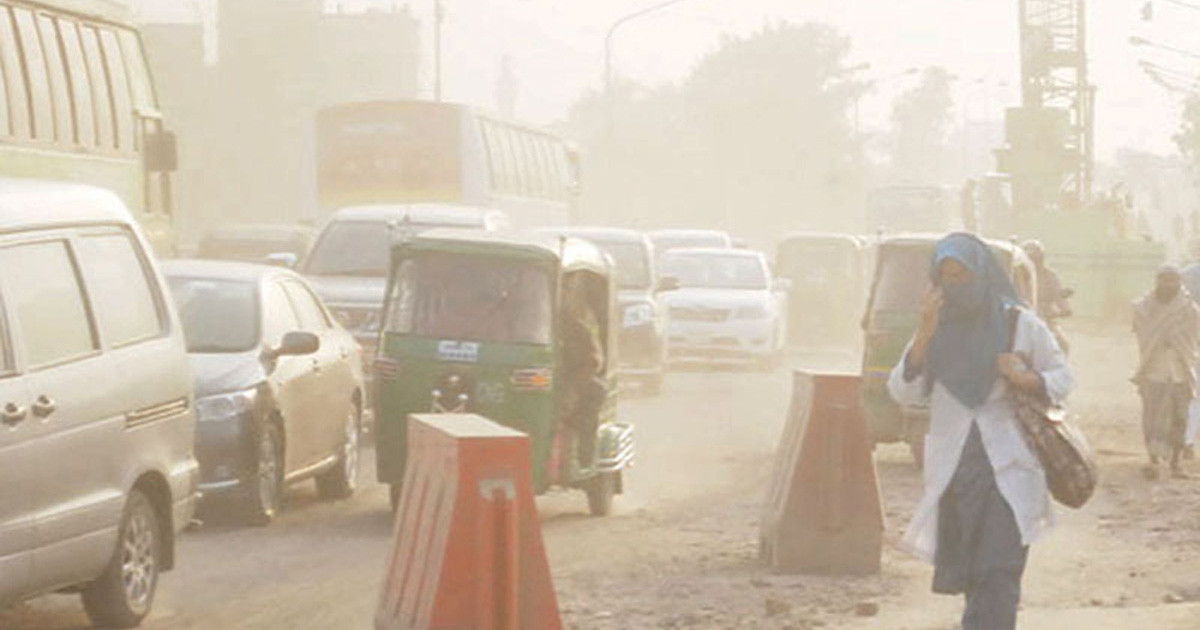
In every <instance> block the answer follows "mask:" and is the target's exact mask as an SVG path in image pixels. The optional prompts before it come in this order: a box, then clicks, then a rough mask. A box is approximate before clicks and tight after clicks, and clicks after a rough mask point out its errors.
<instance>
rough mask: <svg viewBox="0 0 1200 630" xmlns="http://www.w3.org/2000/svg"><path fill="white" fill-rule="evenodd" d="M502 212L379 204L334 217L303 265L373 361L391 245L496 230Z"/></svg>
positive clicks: (503, 223)
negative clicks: (441, 231) (442, 230)
mask: <svg viewBox="0 0 1200 630" xmlns="http://www.w3.org/2000/svg"><path fill="white" fill-rule="evenodd" d="M507 226H508V219H507V217H506V215H505V214H504V213H503V212H499V211H496V210H488V209H484V208H474V207H468V206H455V205H439V204H425V205H377V206H356V207H351V208H343V209H342V210H339V211H337V212H336V213H334V215H333V217H332V218H330V220H329V222H328V223H327V224H326V225H325V228H324V229H322V230H321V234H320V235H319V236H318V237H317V242H316V244H315V245H313V247H312V249H311V250H310V251H309V253H308V255H307V256H306V257H305V259H304V261H303V263H302V264H301V266H300V272H301V273H302V274H304V276H305V277H307V278H308V280H309V281H310V282H311V283H312V286H313V287H314V288H315V289H316V290H317V293H318V295H320V296H321V299H323V300H324V301H325V303H326V304H327V305H328V306H329V310H330V312H332V313H333V315H334V317H336V318H337V319H338V321H339V322H341V323H342V325H343V326H345V327H346V329H347V330H349V331H350V332H351V333H353V334H354V336H355V338H356V339H358V342H359V344H361V345H362V347H363V356H364V358H365V359H366V360H368V361H370V360H371V359H372V358H373V357H374V356H375V345H376V343H378V339H377V338H378V336H379V315H380V311H381V309H382V307H383V292H384V284H385V283H386V281H387V270H388V264H389V260H388V256H389V255H390V252H391V246H392V242H393V241H395V240H397V239H400V238H404V237H406V236H415V235H416V234H419V233H421V232H424V231H427V230H430V229H433V228H439V227H450V228H468V229H483V230H489V231H496V230H501V229H504V228H505V227H507Z"/></svg>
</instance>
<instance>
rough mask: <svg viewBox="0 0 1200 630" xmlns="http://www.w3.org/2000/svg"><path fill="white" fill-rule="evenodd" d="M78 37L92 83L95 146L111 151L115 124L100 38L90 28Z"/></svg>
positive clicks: (82, 31) (81, 31) (86, 28)
mask: <svg viewBox="0 0 1200 630" xmlns="http://www.w3.org/2000/svg"><path fill="white" fill-rule="evenodd" d="M80 35H82V39H83V58H84V60H86V62H87V68H88V77H89V79H90V80H91V83H92V102H93V103H94V104H95V105H96V144H97V145H99V146H100V147H102V148H104V149H112V148H113V147H114V146H116V144H115V142H114V138H115V135H114V134H115V133H116V123H115V122H114V121H113V109H112V108H113V101H112V95H111V94H110V92H109V83H108V75H106V74H105V73H104V57H103V56H102V55H101V54H100V36H99V34H97V33H96V29H94V28H92V27H90V26H84V27H82V28H81V29H80Z"/></svg>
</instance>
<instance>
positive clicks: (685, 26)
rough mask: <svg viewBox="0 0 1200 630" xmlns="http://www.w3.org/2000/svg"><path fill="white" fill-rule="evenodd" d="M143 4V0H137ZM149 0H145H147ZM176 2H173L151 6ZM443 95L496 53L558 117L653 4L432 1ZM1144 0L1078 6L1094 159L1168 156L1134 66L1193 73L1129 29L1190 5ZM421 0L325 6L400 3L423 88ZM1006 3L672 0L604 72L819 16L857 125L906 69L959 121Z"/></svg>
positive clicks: (880, 115) (1166, 24)
mask: <svg viewBox="0 0 1200 630" xmlns="http://www.w3.org/2000/svg"><path fill="white" fill-rule="evenodd" d="M138 1H140V2H146V1H147V0H138ZM150 1H153V0H150ZM158 1H160V2H169V3H171V4H176V3H178V2H182V1H183V0H158ZM443 2H444V5H445V8H446V14H447V18H446V22H445V24H444V31H443V32H444V38H445V42H444V49H443V50H444V52H443V55H444V57H443V58H444V65H445V70H444V95H445V97H446V98H447V99H449V100H457V101H463V102H468V103H472V104H476V105H480V106H483V107H488V108H491V107H494V106H495V86H496V78H497V75H498V72H499V67H500V60H501V58H502V57H503V56H504V55H508V56H510V57H511V59H512V64H513V68H514V70H515V72H516V75H517V77H518V80H519V82H520V96H519V99H518V103H517V113H518V116H519V117H521V118H524V119H529V120H532V121H534V122H548V121H553V120H556V119H558V118H561V117H562V116H563V115H564V114H565V112H566V110H567V108H568V107H569V106H570V104H571V102H572V101H573V100H574V99H575V98H576V97H577V96H578V95H579V94H580V93H581V92H582V91H584V90H586V89H589V88H596V87H598V86H599V85H600V83H601V76H602V74H603V59H604V54H603V51H604V35H605V32H606V31H607V29H608V26H609V25H610V24H611V23H612V22H613V20H615V19H616V18H618V17H620V16H621V15H624V14H626V13H629V12H631V11H634V10H637V9H639V8H642V7H646V6H649V5H651V4H654V2H655V0H443ZM1143 2H1144V0H1092V2H1090V3H1089V4H1090V5H1091V6H1090V7H1089V16H1088V17H1089V27H1090V37H1091V41H1090V44H1089V49H1090V53H1091V58H1092V74H1093V81H1094V82H1095V83H1096V84H1097V85H1098V86H1099V92H1098V104H1097V117H1098V130H1097V145H1098V149H1099V152H1100V154H1101V156H1102V157H1103V156H1107V155H1111V154H1112V153H1113V152H1114V151H1115V150H1116V149H1117V148H1119V147H1123V146H1132V147H1138V148H1142V149H1148V150H1152V151H1156V152H1171V151H1173V150H1174V145H1173V144H1172V142H1171V135H1172V134H1173V133H1174V130H1175V128H1176V127H1177V124H1178V116H1179V103H1178V100H1179V97H1178V96H1177V95H1172V94H1169V93H1168V92H1167V91H1166V90H1164V89H1163V88H1161V87H1159V86H1158V85H1156V84H1154V83H1153V82H1151V81H1150V80H1149V79H1148V78H1146V77H1145V75H1144V74H1143V72H1142V70H1141V69H1140V68H1139V67H1138V60H1139V59H1142V58H1152V59H1154V60H1155V61H1157V62H1160V63H1163V64H1164V65H1169V66H1172V67H1175V68H1179V69H1180V70H1185V71H1190V72H1193V73H1194V72H1196V71H1198V70H1200V63H1198V62H1196V61H1194V60H1190V59H1188V58H1187V57H1185V56H1181V55H1175V54H1172V53H1166V52H1161V51H1154V50H1152V49H1146V48H1135V47H1134V46H1132V45H1130V44H1129V43H1128V39H1129V37H1130V36H1131V35H1135V34H1136V35H1140V36H1143V37H1145V38H1147V39H1153V40H1156V41H1161V42H1163V43H1170V44H1175V45H1186V43H1187V42H1189V41H1192V40H1194V33H1196V32H1198V27H1200V12H1198V11H1190V10H1187V9H1181V8H1177V7H1175V6H1174V5H1172V4H1169V3H1167V2H1165V1H1164V0H1158V1H1157V2H1156V3H1155V4H1156V11H1157V15H1156V16H1155V18H1156V19H1155V21H1154V22H1153V23H1149V24H1147V23H1143V22H1142V21H1141V20H1140V18H1139V8H1140V7H1141V6H1142V4H1143ZM433 3H434V0H414V1H412V2H394V1H392V0H330V1H329V2H328V4H329V5H330V6H333V5H339V4H340V5H341V6H342V7H343V9H346V10H355V9H360V8H365V7H368V6H372V5H374V6H391V5H404V4H409V5H411V7H412V10H413V11H414V13H416V14H417V15H418V17H420V18H422V20H423V23H424V24H425V25H426V27H427V29H426V33H425V44H426V47H425V49H426V50H429V51H430V53H429V55H427V57H426V59H425V62H426V63H424V64H423V69H422V73H423V84H424V85H426V86H431V85H432V70H431V68H432V64H431V63H429V62H430V60H431V56H432V52H431V47H430V46H429V45H428V44H429V42H431V41H432V37H431V36H430V31H429V30H428V27H429V26H430V25H431V23H432V19H431V17H432V14H433ZM1016 14H1017V3H1016V0H686V1H685V2H682V3H680V4H679V5H676V6H673V7H670V8H668V9H666V10H664V11H662V12H660V13H657V14H654V15H651V16H647V17H644V18H640V19H639V20H637V21H634V22H630V23H629V24H627V25H626V26H625V27H623V28H622V30H621V31H619V33H618V35H617V37H616V40H615V45H614V55H613V59H614V68H615V70H616V72H617V73H619V74H621V75H623V76H626V77H630V78H633V79H635V80H637V81H640V82H643V83H648V84H656V83H662V82H668V81H675V80H678V79H680V78H682V77H683V76H686V74H687V72H688V71H689V69H690V68H691V67H692V66H693V65H694V64H695V62H696V61H697V59H698V58H699V57H700V56H701V55H703V54H704V53H705V52H706V51H709V50H711V49H712V48H713V47H715V46H716V45H717V44H718V42H719V40H720V37H721V35H722V34H723V33H738V34H742V33H746V32H749V31H752V30H754V29H756V28H759V27H760V26H762V25H763V24H764V23H766V22H770V21H773V20H779V19H787V20H792V21H797V22H801V21H808V20H819V21H824V22H827V23H830V24H832V25H834V26H836V27H837V28H839V29H840V30H842V31H843V32H845V33H846V34H847V35H848V36H850V37H851V38H852V40H853V48H854V57H855V61H856V62H868V63H870V64H871V68H870V69H869V70H868V71H867V72H866V73H865V75H864V76H865V77H869V78H873V79H876V80H877V81H878V88H877V89H876V90H875V92H874V94H873V95H872V96H871V97H870V98H868V99H866V100H865V101H864V103H863V119H864V122H865V125H866V126H867V127H875V128H878V127H879V126H880V125H882V124H883V123H884V122H885V120H886V114H887V104H888V102H889V101H890V99H891V98H892V96H894V94H895V92H896V91H898V90H900V89H902V88H903V87H905V86H906V85H908V82H909V81H911V80H912V79H911V77H906V76H904V75H903V74H902V73H903V71H904V70H905V69H907V68H910V67H919V66H926V65H932V64H940V65H944V66H946V67H948V68H949V69H950V70H951V71H952V72H954V73H956V74H958V75H959V76H960V77H962V79H961V80H960V82H959V86H960V88H959V91H958V94H957V97H958V99H959V112H958V114H959V116H966V117H968V118H970V119H972V120H978V119H982V118H983V117H984V116H985V115H989V114H988V112H991V113H990V115H989V117H995V118H999V117H1000V116H1001V111H1002V109H1001V106H1002V105H1003V104H1014V103H1015V102H1016V100H1017V98H1018V88H1017V85H1018V62H1017V27H1016Z"/></svg>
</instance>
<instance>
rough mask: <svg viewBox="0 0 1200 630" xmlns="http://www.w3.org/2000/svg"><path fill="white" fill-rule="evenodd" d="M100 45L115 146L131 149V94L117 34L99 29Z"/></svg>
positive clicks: (126, 149)
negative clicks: (115, 132)
mask: <svg viewBox="0 0 1200 630" xmlns="http://www.w3.org/2000/svg"><path fill="white" fill-rule="evenodd" d="M100 45H101V49H102V51H103V53H104V67H105V68H106V69H107V70H108V80H109V84H110V86H111V87H112V99H113V115H114V118H116V121H117V126H116V130H117V147H118V148H120V149H121V150H122V151H132V150H133V119H134V112H133V95H132V94H131V93H130V90H129V75H128V74H126V73H125V60H124V59H123V58H122V57H121V45H120V44H118V43H117V34H116V33H114V32H112V31H110V30H108V29H104V30H102V31H100Z"/></svg>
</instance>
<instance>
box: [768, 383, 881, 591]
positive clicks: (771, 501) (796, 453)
mask: <svg viewBox="0 0 1200 630" xmlns="http://www.w3.org/2000/svg"><path fill="white" fill-rule="evenodd" d="M861 389H862V379H861V377H859V376H857V375H840V374H812V373H808V372H796V373H795V376H794V378H793V389H792V403H791V409H790V410H789V411H788V419H787V424H786V426H785V427H784V432H783V436H782V438H781V440H780V444H779V449H778V451H777V453H776V457H775V467H774V472H773V474H772V477H771V482H770V486H769V488H768V493H767V498H766V506H765V509H764V511H763V518H762V531H761V538H760V545H759V554H760V557H761V560H762V561H763V562H764V563H765V564H766V565H767V566H768V567H770V568H771V569H773V570H775V571H778V572H781V573H820V574H849V575H863V574H870V573H876V572H878V571H879V563H880V557H881V553H882V545H883V530H884V520H883V507H882V504H881V502H880V498H879V483H878V480H877V479H876V476H875V463H874V461H873V460H872V457H871V436H870V431H869V430H868V428H867V422H866V418H865V416H864V414H863V411H862V402H861V400H862V399H861Z"/></svg>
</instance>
